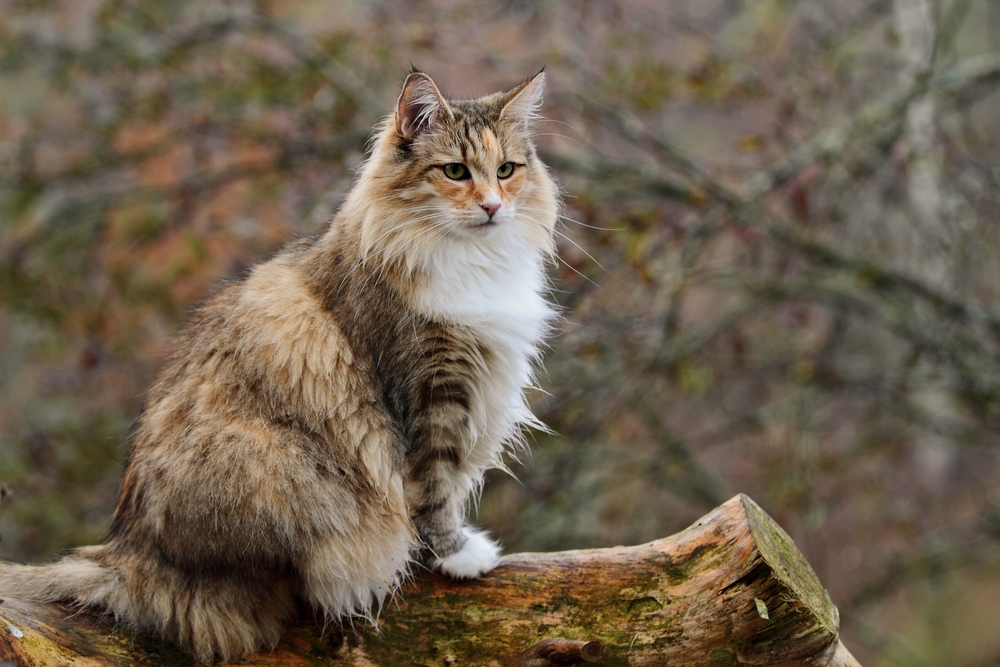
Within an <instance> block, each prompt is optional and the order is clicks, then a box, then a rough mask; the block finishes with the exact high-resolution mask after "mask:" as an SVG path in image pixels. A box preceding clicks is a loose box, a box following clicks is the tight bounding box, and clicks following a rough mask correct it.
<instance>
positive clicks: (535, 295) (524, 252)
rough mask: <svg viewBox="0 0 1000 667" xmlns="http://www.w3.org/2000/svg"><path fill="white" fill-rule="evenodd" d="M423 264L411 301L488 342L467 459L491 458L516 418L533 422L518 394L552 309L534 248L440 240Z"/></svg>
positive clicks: (492, 461) (487, 461) (513, 433)
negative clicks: (424, 275) (423, 280)
mask: <svg viewBox="0 0 1000 667" xmlns="http://www.w3.org/2000/svg"><path fill="white" fill-rule="evenodd" d="M437 250H438V252H436V253H435V255H434V257H432V258H429V260H430V261H429V262H428V265H427V268H428V274H429V280H428V282H427V284H426V285H425V287H424V289H423V290H422V291H421V293H420V295H419V296H418V299H417V304H416V305H417V308H418V310H420V311H421V312H422V313H424V314H425V315H428V316H430V317H433V318H435V319H441V320H445V321H448V322H452V323H454V324H457V325H459V326H462V327H464V328H467V329H468V330H469V331H470V332H471V333H472V334H473V335H474V336H475V337H476V339H477V340H478V341H480V342H482V343H483V345H484V346H485V347H486V348H487V349H488V350H489V356H488V359H487V365H488V371H489V372H488V374H487V375H486V376H485V377H482V378H480V381H479V387H478V391H477V392H476V393H477V394H478V396H477V397H476V399H477V400H475V401H474V406H473V409H472V413H473V414H472V418H473V424H474V441H475V442H474V443H473V452H472V454H473V455H472V456H471V457H470V463H471V464H472V465H474V466H476V467H479V466H482V467H488V466H492V465H496V464H497V463H498V462H499V461H498V460H497V457H498V455H499V454H500V452H501V450H502V448H503V446H504V445H505V444H506V443H508V442H509V441H511V439H512V438H513V439H516V438H517V434H518V427H519V425H521V424H531V425H536V426H539V425H540V424H539V423H538V421H537V419H535V417H534V416H533V415H532V414H531V412H530V410H529V409H528V406H527V402H526V400H525V398H524V389H525V387H527V386H529V385H531V383H532V372H533V363H534V361H535V359H536V357H537V356H538V349H539V344H540V343H541V341H542V338H543V336H544V334H545V332H546V330H547V328H548V326H549V323H550V322H551V320H552V318H553V315H554V311H553V310H552V308H551V307H550V306H549V304H548V303H547V302H546V300H545V299H544V297H543V293H544V290H545V288H546V285H545V276H544V272H543V266H542V261H543V258H542V256H541V253H539V252H538V251H537V250H534V249H530V248H526V247H524V246H520V247H518V246H517V245H511V246H506V247H504V246H501V247H497V246H486V247H478V246H472V247H470V246H468V245H467V244H464V243H462V244H454V245H452V246H451V247H447V246H445V245H442V246H441V247H439V248H438V249H437Z"/></svg>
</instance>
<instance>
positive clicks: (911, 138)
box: [894, 0, 951, 288]
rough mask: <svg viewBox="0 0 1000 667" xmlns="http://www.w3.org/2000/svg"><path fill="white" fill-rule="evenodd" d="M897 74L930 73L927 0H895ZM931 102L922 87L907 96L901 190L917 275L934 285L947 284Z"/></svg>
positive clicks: (931, 33)
mask: <svg viewBox="0 0 1000 667" xmlns="http://www.w3.org/2000/svg"><path fill="white" fill-rule="evenodd" d="M894 9H895V20H896V31H897V32H898V34H899V58H900V62H901V65H902V69H901V77H902V83H903V86H904V88H905V89H911V90H916V89H919V88H922V87H923V80H925V79H926V78H927V77H928V76H930V73H931V67H932V65H933V62H934V54H935V50H936V41H937V39H938V30H937V23H936V19H935V16H934V9H933V7H932V6H931V2H930V0H895V5H894ZM936 122H937V106H936V104H935V99H934V96H933V95H931V94H929V93H928V92H927V91H926V90H925V91H923V92H921V93H920V94H918V95H916V97H915V98H914V99H913V100H911V102H910V104H909V106H908V108H907V110H906V119H905V123H906V127H905V130H904V133H903V137H904V138H905V142H906V147H907V154H906V156H905V158H906V163H905V170H906V175H905V179H906V191H907V197H908V199H909V202H910V209H911V211H912V216H911V218H912V221H913V225H914V228H913V229H912V230H910V231H911V233H912V238H913V239H914V247H913V254H914V259H916V260H917V262H916V263H915V264H914V266H915V268H916V270H917V271H918V272H919V274H920V276H921V277H922V278H923V279H925V280H927V281H929V282H930V283H931V284H932V285H934V286H936V287H939V288H948V287H950V285H949V283H950V282H951V281H950V280H949V267H948V264H949V262H948V259H949V258H948V256H947V254H948V253H947V248H948V246H949V245H950V240H949V234H948V230H947V229H946V225H945V220H944V218H943V215H942V213H943V210H942V205H943V202H944V192H943V186H942V178H941V146H940V142H939V141H938V137H937V126H936Z"/></svg>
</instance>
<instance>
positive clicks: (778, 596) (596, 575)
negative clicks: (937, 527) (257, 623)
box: [0, 495, 859, 667]
mask: <svg viewBox="0 0 1000 667" xmlns="http://www.w3.org/2000/svg"><path fill="white" fill-rule="evenodd" d="M0 596H2V591H0ZM838 628H839V617H838V613H837V609H836V607H835V606H834V605H833V603H832V602H831V600H830V597H829V595H828V594H827V592H826V590H825V589H824V588H823V586H822V585H821V584H820V583H819V581H818V580H817V578H816V575H815V574H814V573H813V571H812V569H811V568H810V567H809V565H808V563H806V561H805V559H804V558H803V557H802V554H801V553H800V552H799V551H798V549H796V547H795V545H794V544H793V543H792V541H791V539H790V538H789V537H788V535H787V534H786V533H785V532H784V531H783V530H782V529H781V528H780V527H779V526H778V525H777V524H776V523H775V522H774V520H772V519H771V518H770V517H769V516H768V515H767V514H766V513H765V512H764V511H763V510H761V509H760V507H758V506H757V504H756V503H754V502H753V501H752V500H750V499H749V498H748V497H746V496H743V495H740V496H737V497H735V498H733V499H732V500H730V501H728V502H727V503H725V504H724V505H722V506H720V507H718V508H717V509H715V510H713V511H712V512H710V513H709V514H707V515H706V516H704V517H702V518H701V519H700V520H699V521H698V522H697V523H695V524H694V525H693V526H691V527H690V528H688V529H687V530H684V531H683V532H680V533H678V534H676V535H673V536H671V537H668V538H665V539H661V540H657V541H655V542H650V543H649V544H644V545H641V546H635V547H613V548H609V549H589V550H581V551H563V552H557V553H545V554H529V553H526V554H514V555H510V556H507V557H505V558H504V560H503V563H502V564H501V565H500V566H499V567H498V568H497V569H496V570H494V571H493V572H491V573H490V574H489V575H488V576H486V577H484V578H482V579H480V580H476V581H471V582H455V581H451V580H448V579H445V578H443V577H439V576H437V575H434V574H431V573H427V572H418V573H417V574H416V576H415V577H414V578H413V580H411V581H410V582H409V583H408V584H407V585H406V586H405V587H404V589H403V591H402V592H401V593H400V594H398V595H397V596H396V598H395V599H393V600H390V601H388V602H387V604H386V607H385V609H384V610H383V613H382V614H381V616H380V618H379V620H378V628H377V630H376V629H375V628H373V627H371V626H370V625H368V624H366V623H364V622H358V623H356V624H355V625H353V627H352V626H350V625H348V626H343V627H342V626H339V625H334V626H331V625H330V624H326V625H324V624H323V623H322V621H321V620H320V619H316V618H315V617H314V616H312V615H311V614H308V613H304V614H302V617H301V618H300V619H299V621H298V622H297V623H295V624H293V625H292V626H290V627H289V628H288V630H287V631H286V632H285V635H284V637H283V639H282V641H281V643H280V644H279V645H278V646H277V647H276V648H275V649H274V650H273V651H265V652H261V653H259V654H256V655H254V656H251V657H249V658H247V659H246V660H245V661H243V662H241V663H238V664H245V665H267V666H277V665H338V666H339V665H343V666H344V667H348V666H350V667H361V666H363V665H364V666H371V665H384V666H396V665H421V666H432V665H433V666H439V665H440V666H449V665H455V666H458V665H486V666H496V667H549V666H550V665H573V664H595V665H608V666H612V665H657V666H662V665H671V666H672V667H682V666H685V665H692V666H693V665H716V666H719V667H723V666H729V665H732V666H736V665H775V666H778V665H780V666H791V665H816V666H817V667H819V666H836V667H851V666H853V667H859V665H858V663H857V661H855V660H854V658H853V657H852V656H851V655H850V653H849V652H848V651H847V649H845V648H844V646H843V645H842V644H841V643H840V641H839V639H838ZM3 661H7V662H10V663H13V664H15V665H18V667H43V666H47V665H60V666H63V665H65V666H67V667H98V666H100V667H104V666H109V665H114V666H124V665H190V664H192V663H191V660H190V658H188V657H186V656H185V655H183V654H181V653H180V652H178V651H177V650H176V649H174V648H173V647H171V646H169V645H168V644H166V643H164V642H162V641H160V640H157V639H152V638H149V637H143V636H133V635H131V634H128V633H125V632H118V631H116V629H115V627H114V623H113V621H112V620H111V619H107V618H102V617H101V616H99V615H97V614H94V613H90V612H86V611H81V610H78V609H71V608H68V607H63V606H59V605H48V604H36V603H28V602H24V601H21V600H16V599H13V598H7V599H6V600H4V601H3V603H2V604H0V665H2V664H3Z"/></svg>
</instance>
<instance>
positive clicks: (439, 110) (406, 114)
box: [396, 70, 451, 141]
mask: <svg viewBox="0 0 1000 667" xmlns="http://www.w3.org/2000/svg"><path fill="white" fill-rule="evenodd" d="M441 114H446V115H449V116H450V115H451V109H450V108H448V103H447V102H445V101H444V98H443V97H442V96H441V93H440V92H439V91H438V89H437V86H435V85H434V82H433V81H432V80H431V78H430V77H429V76H427V75H426V74H424V73H423V72H420V71H417V70H414V71H412V72H410V75H409V76H407V77H406V81H404V82H403V92H401V93H400V94H399V101H398V102H396V134H398V135H399V136H400V138H402V139H405V140H406V141H413V140H414V139H416V138H417V137H418V136H419V135H420V134H422V133H423V132H426V131H427V130H429V129H430V128H432V127H433V126H434V124H435V123H436V122H438V121H439V119H440V117H441Z"/></svg>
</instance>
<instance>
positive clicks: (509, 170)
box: [497, 162, 514, 178]
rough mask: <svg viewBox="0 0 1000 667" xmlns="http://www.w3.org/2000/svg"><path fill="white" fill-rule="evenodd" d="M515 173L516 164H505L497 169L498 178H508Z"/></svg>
mask: <svg viewBox="0 0 1000 667" xmlns="http://www.w3.org/2000/svg"><path fill="white" fill-rule="evenodd" d="M513 173H514V163H513V162H504V163H503V164H502V165H500V166H499V167H498V168H497V178H508V177H510V175H511V174H513Z"/></svg>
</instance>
